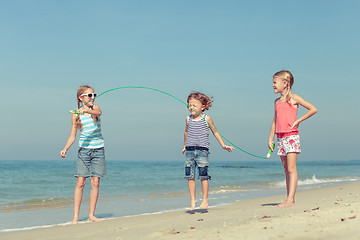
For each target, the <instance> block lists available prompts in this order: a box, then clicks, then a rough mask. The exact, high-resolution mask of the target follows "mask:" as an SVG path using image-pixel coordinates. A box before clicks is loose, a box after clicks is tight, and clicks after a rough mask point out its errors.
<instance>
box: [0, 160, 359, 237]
mask: <svg viewBox="0 0 360 240" xmlns="http://www.w3.org/2000/svg"><path fill="white" fill-rule="evenodd" d="M75 165H76V162H75V161H69V160H61V161H60V160H59V161H30V160H28V161H11V160H9V161H0V176H1V183H0V233H4V232H11V231H19V230H27V229H36V228H44V227H49V226H54V225H61V224H68V223H69V221H71V219H72V216H73V192H74V188H75V183H76V178H74V177H73V174H74V171H75ZM359 167H360V160H353V161H299V162H298V173H299V184H298V191H301V190H303V189H309V188H318V187H322V186H328V185H334V184H341V183H349V182H356V181H360V173H359ZM107 175H108V176H107V177H106V178H102V179H101V183H100V195H99V200H98V204H97V208H96V214H95V215H96V216H97V217H100V218H105V219H109V218H120V217H125V216H133V215H141V214H152V213H159V212H165V211H172V210H178V209H184V211H185V209H187V208H188V207H189V196H188V188H187V181H186V180H185V179H184V162H183V161H161V162H156V161H107ZM209 175H211V178H212V180H211V181H210V191H209V201H210V205H211V206H217V205H222V204H228V203H231V202H234V201H236V200H242V199H250V198H256V197H260V196H267V195H275V194H284V198H285V194H286V189H285V186H286V185H285V178H284V173H283V168H282V165H281V162H280V161H273V160H271V161H270V160H265V161H259V160H257V161H218V162H216V161H213V162H211V163H210V170H209ZM197 186H198V187H197V192H198V193H197V196H198V198H199V200H200V201H199V202H201V184H200V182H199V181H198V180H197ZM89 192H90V179H88V181H87V183H86V186H85V189H84V197H83V202H82V205H81V210H80V221H81V222H85V221H86V219H87V215H88V206H89Z"/></svg>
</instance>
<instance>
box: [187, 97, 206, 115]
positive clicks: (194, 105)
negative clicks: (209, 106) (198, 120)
mask: <svg viewBox="0 0 360 240" xmlns="http://www.w3.org/2000/svg"><path fill="white" fill-rule="evenodd" d="M188 104H189V106H190V107H191V108H193V109H194V110H195V111H196V112H198V113H199V114H202V112H203V111H204V109H205V106H204V105H203V104H202V103H201V102H200V101H199V100H197V99H195V98H190V99H189V102H188ZM190 107H189V112H190V113H191V115H193V116H198V114H197V113H196V112H195V111H194V110H192V109H191V108H190Z"/></svg>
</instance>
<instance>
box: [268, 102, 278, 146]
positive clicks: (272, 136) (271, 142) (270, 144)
mask: <svg viewBox="0 0 360 240" xmlns="http://www.w3.org/2000/svg"><path fill="white" fill-rule="evenodd" d="M278 100H279V98H277V99H275V101H274V118H273V121H272V123H271V128H270V135H269V142H268V148H269V149H271V150H274V149H273V142H274V137H275V116H276V110H275V104H276V102H277V101H278Z"/></svg>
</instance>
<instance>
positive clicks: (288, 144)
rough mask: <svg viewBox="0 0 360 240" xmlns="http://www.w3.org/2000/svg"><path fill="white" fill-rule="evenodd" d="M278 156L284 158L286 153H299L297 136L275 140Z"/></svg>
mask: <svg viewBox="0 0 360 240" xmlns="http://www.w3.org/2000/svg"><path fill="white" fill-rule="evenodd" d="M277 147H278V153H277V155H278V156H286V155H287V154H288V153H301V148H300V137H299V135H291V136H287V137H283V138H278V139H277Z"/></svg>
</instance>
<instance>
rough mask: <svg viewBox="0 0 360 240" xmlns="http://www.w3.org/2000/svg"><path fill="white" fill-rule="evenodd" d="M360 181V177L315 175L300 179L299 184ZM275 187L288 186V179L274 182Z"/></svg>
mask: <svg viewBox="0 0 360 240" xmlns="http://www.w3.org/2000/svg"><path fill="white" fill-rule="evenodd" d="M357 181H360V177H339V178H324V179H318V178H316V176H315V175H313V176H312V178H311V179H309V178H307V179H305V180H299V181H298V186H309V185H316V184H331V183H341V182H357ZM272 185H273V186H274V187H279V188H280V187H286V180H284V181H281V182H275V183H272Z"/></svg>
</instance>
